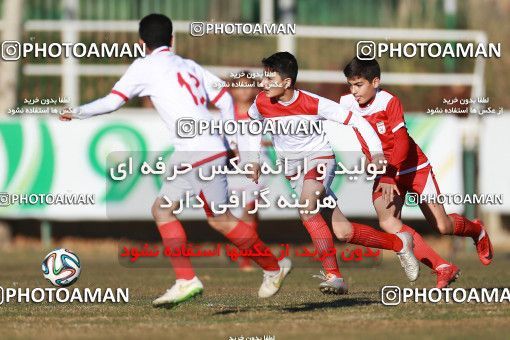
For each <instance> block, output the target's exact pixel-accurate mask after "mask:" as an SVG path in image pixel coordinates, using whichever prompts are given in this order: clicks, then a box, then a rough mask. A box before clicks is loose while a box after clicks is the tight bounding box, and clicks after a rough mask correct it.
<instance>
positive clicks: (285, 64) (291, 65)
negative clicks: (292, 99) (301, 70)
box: [262, 52, 298, 86]
mask: <svg viewBox="0 0 510 340" xmlns="http://www.w3.org/2000/svg"><path fill="white" fill-rule="evenodd" d="M262 65H264V67H267V68H268V69H269V70H270V71H272V72H278V73H279V74H280V76H281V77H282V78H283V79H285V78H290V79H291V81H292V83H291V85H290V86H294V85H295V84H296V79H297V74H298V63H297V60H296V57H294V56H293V55H292V54H291V53H289V52H277V53H275V54H273V55H271V56H269V57H267V58H264V59H262Z"/></svg>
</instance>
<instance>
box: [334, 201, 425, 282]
mask: <svg viewBox="0 0 510 340" xmlns="http://www.w3.org/2000/svg"><path fill="white" fill-rule="evenodd" d="M332 225H333V231H334V233H335V235H336V237H337V238H338V239H339V240H341V241H345V242H347V243H351V244H357V245H362V246H364V247H370V248H378V249H386V250H393V251H394V252H396V253H397V255H398V257H399V259H400V263H401V265H402V267H403V268H404V272H405V273H406V276H407V278H408V279H409V281H411V282H413V281H416V279H417V278H418V275H419V268H420V267H419V262H418V260H417V259H416V257H415V256H414V254H413V239H412V236H411V235H410V234H408V233H406V232H398V233H396V234H390V233H386V232H382V231H379V230H376V229H374V228H372V227H370V226H367V225H364V224H360V223H353V222H349V221H348V220H347V218H346V217H345V216H344V214H343V213H342V212H341V211H340V209H339V208H338V207H336V208H335V209H334V211H333V216H332Z"/></svg>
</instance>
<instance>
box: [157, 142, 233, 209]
mask: <svg viewBox="0 0 510 340" xmlns="http://www.w3.org/2000/svg"><path fill="white" fill-rule="evenodd" d="M226 162H227V157H226V152H220V153H217V154H213V155H212V156H209V157H205V158H203V159H202V160H201V161H198V162H195V163H193V164H192V167H193V168H192V170H191V171H190V172H188V173H186V174H184V175H178V176H177V177H176V178H175V179H174V180H172V181H164V183H163V186H162V187H161V190H160V191H159V197H163V196H166V198H167V199H168V200H169V201H179V200H180V199H181V198H184V197H185V195H186V192H189V195H190V196H192V197H193V196H199V197H200V198H201V199H202V200H203V201H204V211H205V213H206V215H207V217H213V216H214V215H215V214H214V212H213V211H212V210H211V208H210V207H211V205H212V204H214V206H218V205H219V204H225V203H227V202H228V184H227V177H226V175H224V174H223V175H222V174H216V175H215V176H214V178H213V179H212V180H210V181H204V180H202V179H200V177H199V176H198V173H199V170H198V169H199V168H201V171H203V174H204V175H205V176H208V175H209V174H210V172H209V170H210V169H211V168H212V166H223V165H225V164H226ZM172 164H175V163H172Z"/></svg>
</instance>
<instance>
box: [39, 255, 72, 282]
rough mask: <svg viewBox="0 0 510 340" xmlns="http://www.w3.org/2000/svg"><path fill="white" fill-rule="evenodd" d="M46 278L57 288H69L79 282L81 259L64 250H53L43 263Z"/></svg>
mask: <svg viewBox="0 0 510 340" xmlns="http://www.w3.org/2000/svg"><path fill="white" fill-rule="evenodd" d="M42 271H43V274H44V278H45V279H46V280H48V281H50V282H51V284H52V285H54V286H56V287H68V286H70V285H72V284H73V283H75V282H76V280H78V277H79V276H80V272H81V265H80V259H79V258H78V256H77V255H76V254H75V253H73V252H72V251H70V250H68V249H64V248H57V249H53V250H52V251H51V252H50V253H49V254H48V255H46V257H45V258H44V260H43V262H42Z"/></svg>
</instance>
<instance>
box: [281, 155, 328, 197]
mask: <svg viewBox="0 0 510 340" xmlns="http://www.w3.org/2000/svg"><path fill="white" fill-rule="evenodd" d="M282 162H283V161H282ZM304 163H305V160H304V159H295V160H287V164H288V166H287V169H286V170H287V173H285V177H286V178H287V179H288V180H289V182H290V186H291V187H292V189H294V191H295V192H296V194H297V195H298V197H300V196H301V192H302V190H303V183H304V181H305V179H317V178H320V179H317V180H318V181H320V182H322V184H323V185H324V188H325V189H326V195H329V196H332V197H334V198H335V200H336V196H335V194H334V192H333V191H332V190H331V188H330V187H331V183H333V179H335V169H336V160H335V156H334V155H333V154H324V155H319V154H315V155H311V156H307V157H306V163H307V164H306V169H304V167H305V164H304ZM319 164H323V165H324V167H325V172H324V173H325V175H322V174H320V173H319V172H318V171H317V167H318V166H319ZM305 172H306V173H305ZM298 173H299V174H300V175H299V176H296V175H297V174H298ZM291 178H294V179H292V180H291Z"/></svg>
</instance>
